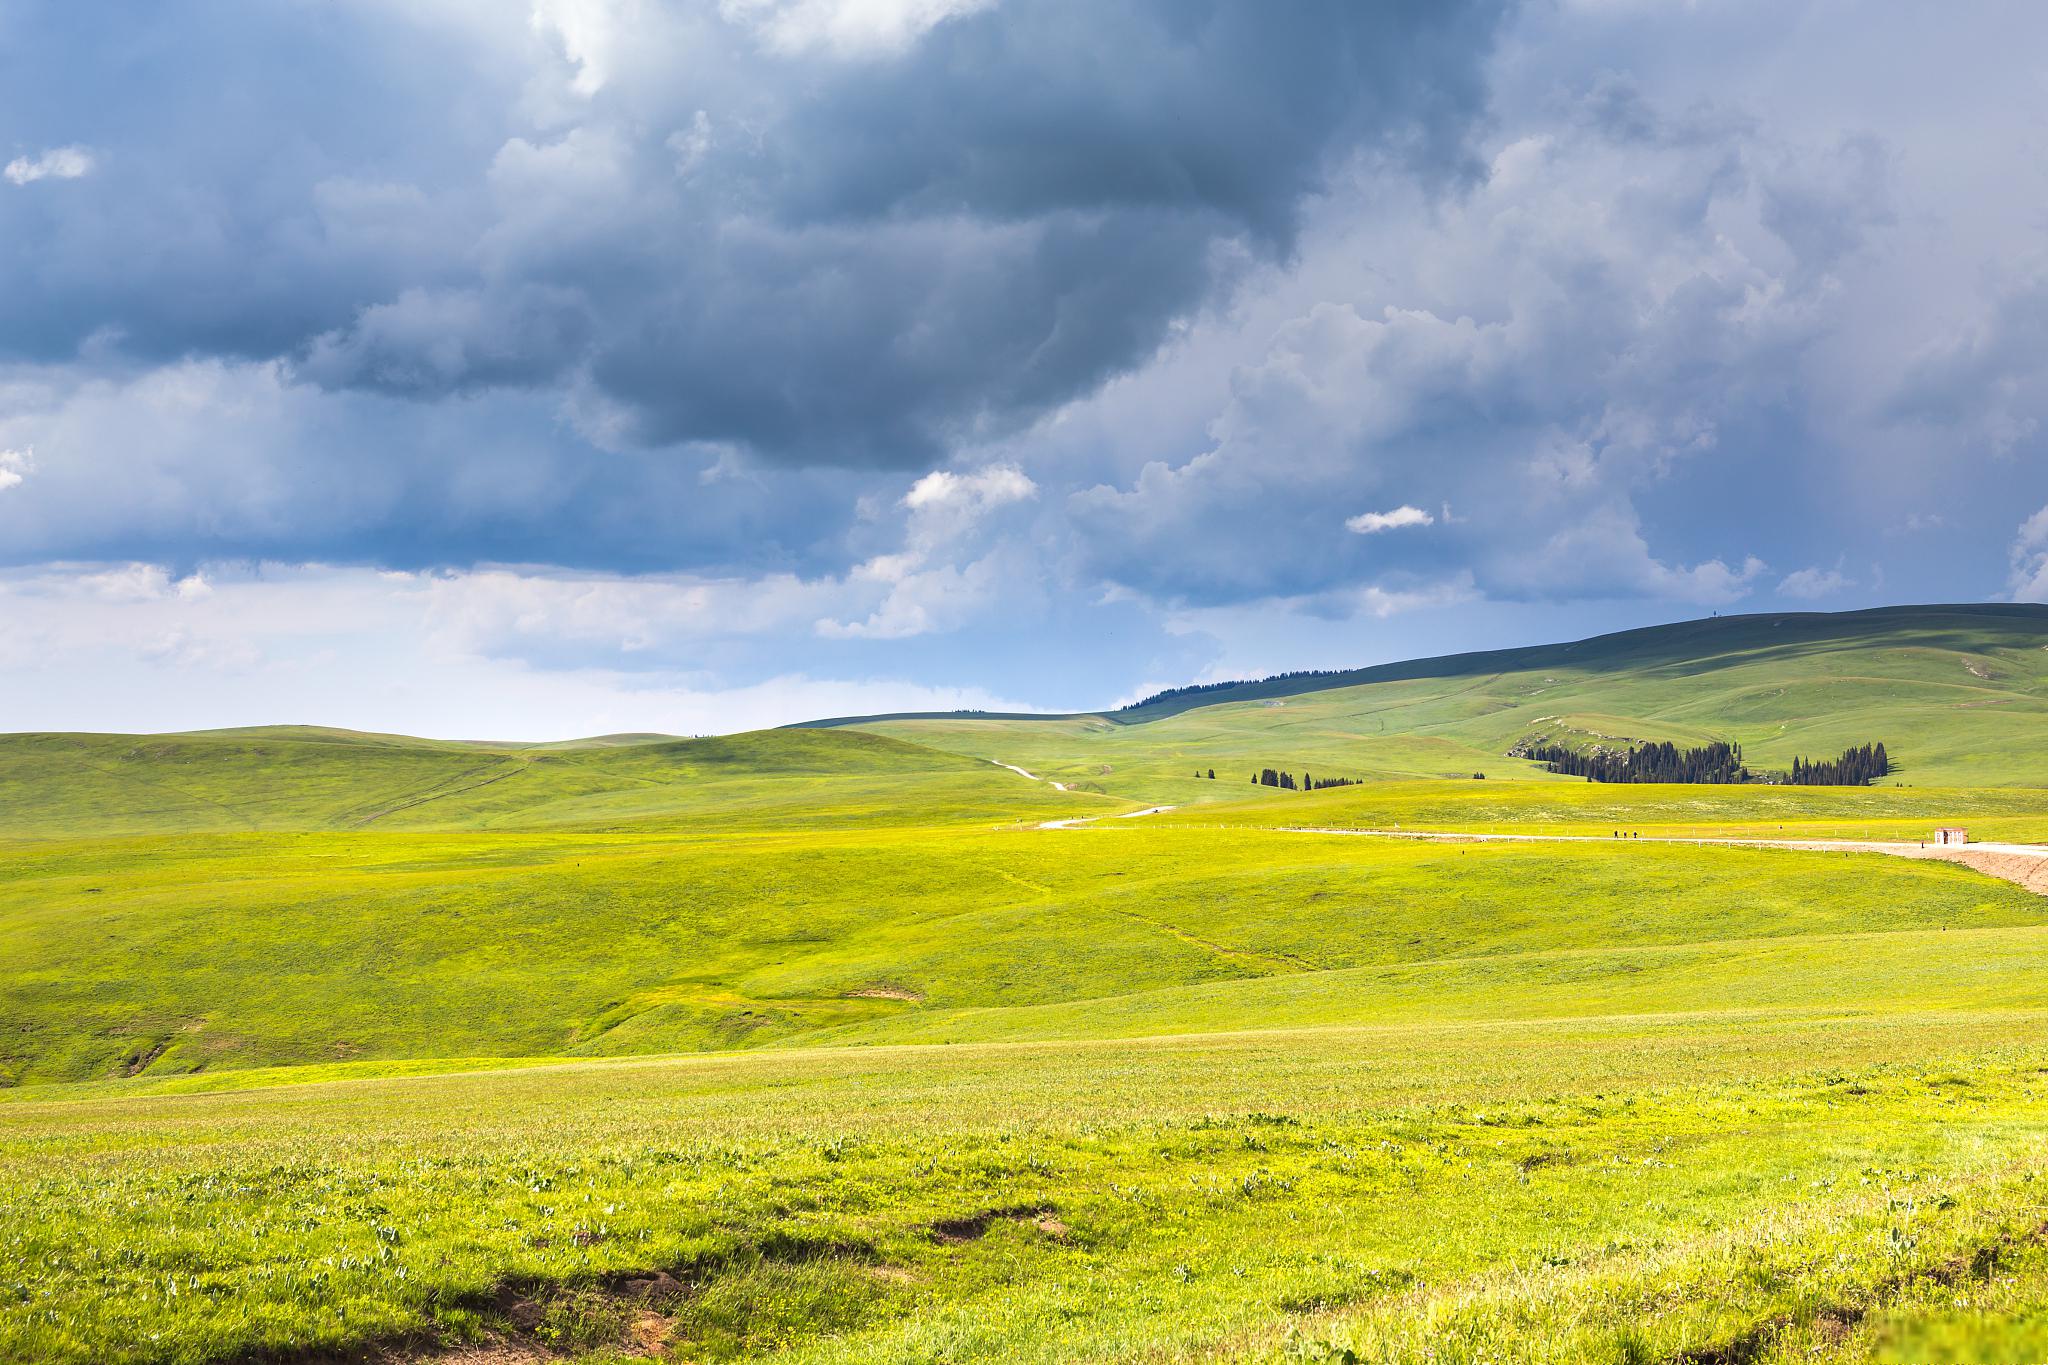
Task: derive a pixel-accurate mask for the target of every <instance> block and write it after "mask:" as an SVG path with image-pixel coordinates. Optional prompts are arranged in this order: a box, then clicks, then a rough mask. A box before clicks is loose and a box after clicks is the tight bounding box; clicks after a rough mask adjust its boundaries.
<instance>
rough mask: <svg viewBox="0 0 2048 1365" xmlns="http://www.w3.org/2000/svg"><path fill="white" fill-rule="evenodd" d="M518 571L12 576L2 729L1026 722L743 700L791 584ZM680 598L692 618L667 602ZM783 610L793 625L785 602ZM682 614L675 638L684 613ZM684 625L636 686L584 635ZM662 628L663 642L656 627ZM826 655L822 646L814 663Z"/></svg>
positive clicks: (587, 728)
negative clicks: (765, 624) (889, 719)
mask: <svg viewBox="0 0 2048 1365" xmlns="http://www.w3.org/2000/svg"><path fill="white" fill-rule="evenodd" d="M695 587H696V588H700V589H703V590H704V591H702V592H695V593H693V591H692V589H691V588H689V587H684V586H679V585H677V584H674V583H660V582H652V581H647V580H630V579H620V578H607V577H604V576H599V575H587V576H581V577H575V576H565V575H559V574H549V573H544V572H526V571H519V570H511V569H499V570H489V571H484V572H479V573H474V574H408V573H391V572H382V571H377V570H371V569H339V568H331V567H325V566H321V565H276V564H265V565H210V566H208V568H207V570H206V571H205V572H204V573H203V574H192V575H189V576H187V577H185V578H183V579H176V578H174V577H173V575H172V574H171V573H170V572H169V571H168V570H166V569H165V568H164V567H163V566H161V565H155V564H145V563H136V564H56V565H44V566H40V567H38V568H34V569H11V570H9V569H0V619H4V620H5V621H6V622H7V627H8V628H7V630H6V631H4V632H0V714H4V715H6V716H7V718H8V723H9V725H10V726H12V727H15V728H19V729H29V730H65V729H97V730H106V729H120V730H143V731H150V730H181V729H199V728H205V727H209V726H224V725H254V724H280V723H293V722H306V723H315V724H325V725H340V726H347V727H351V728H355V729H363V730H388V731H398V732H402V733H412V734H426V735H436V736H444V737H449V738H470V739H475V738H497V739H566V738H571V737H574V736H578V735H591V734H601V733H605V732H610V731H624V730H647V731H662V732H667V733H671V734H706V733H724V732H731V731H734V730H742V729H753V728H759V727H766V726H771V725H781V724H786V723H788V722H791V721H798V720H810V719H816V718H818V717H820V716H831V715H850V714H866V713H870V712H878V711H951V710H958V709H964V708H974V709H987V710H1005V711H1021V710H1029V709H1031V708H1030V706H1029V705H1028V704H1027V703H1024V702H1022V701H1019V700H1018V699H1016V698H1014V697H1010V696H1006V695H1002V694H999V693H994V692H990V691H987V690H984V689H981V688H975V687H944V686H927V685H923V684H919V683H914V682H907V681H901V680H898V679H893V678H888V677H881V678H874V677H850V678H834V677H829V676H826V677H818V676H812V675H811V674H810V673H809V672H807V671H802V670H800V669H793V668H791V667H790V666H788V665H787V664H786V663H785V664H770V665H768V666H766V667H763V668H760V669H757V670H754V671H753V673H752V675H751V677H750V678H749V679H747V680H744V681H739V682H736V683H734V684H730V685H729V684H727V683H725V682H723V681H722V680H721V679H720V677H719V676H718V675H716V674H714V673H712V672H710V671H707V670H706V669H704V668H703V667H701V666H699V665H700V664H701V657H700V656H701V653H702V652H703V651H705V650H707V649H709V648H710V647H711V646H712V645H713V644H715V642H716V641H717V640H718V639H719V638H720V633H721V632H723V631H729V630H738V629H747V628H750V627H751V625H752V624H753V622H754V619H755V616H754V614H755V613H759V614H760V615H762V616H765V617H768V618H771V619H773V620H775V621H777V622H781V623H784V624H786V622H787V618H788V616H789V615H790V613H791V612H793V611H795V610H796V608H795V607H794V606H793V605H789V604H787V603H786V602H783V599H784V598H785V597H786V596H787V595H789V594H791V593H795V594H797V595H798V596H801V595H802V593H803V592H804V591H806V589H805V588H804V586H803V585H796V584H793V583H792V582H789V581H765V582H758V583H750V584H739V583H728V584H697V585H695ZM669 598H674V599H679V600H680V602H681V604H680V605H677V604H675V603H673V602H667V601H666V600H665V599H669ZM779 602H782V603H783V604H782V605H777V603H779ZM664 612H667V613H670V616H669V618H667V619H664V618H663V613H664ZM636 613H638V614H639V617H640V624H641V625H642V626H645V627H647V628H649V629H650V630H652V631H654V632H656V633H658V632H660V631H664V630H669V629H672V628H674V621H675V620H676V619H683V620H685V628H687V629H693V630H696V631H697V632H698V633H697V634H696V636H695V637H694V639H695V641H696V644H695V646H694V651H693V653H692V655H691V656H689V657H688V658H687V659H686V662H688V663H689V665H690V666H689V667H681V666H678V667H670V668H653V669H631V670H629V669H625V668H621V667H612V666H607V665H606V664H604V663H602V662H594V659H596V658H598V657H599V656H598V654H597V652H595V651H591V650H588V649H585V650H581V651H577V650H575V649H573V648H568V649H565V650H564V651H563V652H562V653H560V654H559V655H556V656H553V657H550V656H549V655H548V653H547V651H546V649H545V648H544V646H545V645H546V644H548V643H549V642H553V643H554V644H556V645H566V646H574V645H575V644H576V642H577V637H578V636H579V635H581V636H586V637H592V638H603V637H604V636H605V633H606V632H612V633H613V635H614V636H615V635H616V632H617V631H618V630H619V629H620V628H621V627H625V628H629V629H630V628H632V625H633V618H634V617H635V614H636ZM650 622H651V625H650ZM811 649H812V652H813V654H815V651H816V646H815V644H813V645H812V647H811Z"/></svg>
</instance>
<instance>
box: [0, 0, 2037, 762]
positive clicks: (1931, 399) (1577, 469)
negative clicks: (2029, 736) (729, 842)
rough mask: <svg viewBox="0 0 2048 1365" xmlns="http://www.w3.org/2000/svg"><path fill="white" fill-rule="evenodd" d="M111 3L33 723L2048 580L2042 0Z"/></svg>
mask: <svg viewBox="0 0 2048 1365" xmlns="http://www.w3.org/2000/svg"><path fill="white" fill-rule="evenodd" d="M108 31H109V30H108V27H107V20H106V18H105V16H103V15H101V16H95V15H93V14H90V13H85V12H81V11H79V10H78V9H77V7H62V6H54V5H47V4H39V3H28V2H27V0H0V113H4V115H5V117H4V118H0V240H5V241H6V242H7V243H8V247H9V249H8V250H7V251H6V252H4V253H0V298H4V299H5V300H7V304H6V306H5V307H4V308H0V611H4V612H5V613H6V614H7V619H8V620H9V622H10V627H11V628H10V630H9V632H8V639H7V640H6V641H5V642H4V643H0V705H4V706H5V707H6V708H7V710H8V712H9V714H10V724H9V726H8V728H39V727H45V726H60V725H61V726H73V727H93V728H159V727H170V726H183V725H201V724H231V723H252V722H256V721H263V720H307V721H325V722H331V723H342V724H358V725H372V726H377V727H380V728H396V729H415V730H424V731H431V732H435V733H451V732H454V731H457V730H460V729H462V728H464V727H465V726H468V725H471V724H473V723H481V722H482V721H484V720H486V719H487V720H488V721H489V723H490V727H491V728H493V729H494V730H495V731H497V732H498V733H501V734H515V733H516V734H521V735H526V734H531V735H556V734H569V733H587V732H592V731H595V730H599V729H608V728H631V729H667V730H677V731H703V730H714V729H731V728H736V727H738V726H742V725H751V724H763V723H770V722H773V721H778V720H787V719H797V718H800V717H802V716H805V715H810V714H816V713H819V712H824V711H848V710H866V709H895V708H897V707H902V706H942V707H943V706H952V705H984V704H1002V705H1008V706H1043V707H1051V708H1066V707H1082V706H1100V705H1103V704H1107V703H1110V702H1113V701H1115V700H1117V699H1120V698H1126V697H1129V696H1131V695H1133V694H1135V693H1139V692H1142V691H1145V690H1148V689H1150V688H1153V687H1156V686H1159V685H1169V684H1177V683H1184V682H1189V681H1198V680H1207V679H1212V678H1216V677H1219V676H1234V675H1239V674H1243V673H1254V672H1263V671H1277V670H1282V669H1289V668H1299V667H1332V666H1347V665H1356V664H1362V663H1368V662H1373V661H1377V660H1381V659H1386V658H1391V657H1398V656H1402V655H1407V654H1416V653H1423V652H1434V651H1437V650H1441V649H1450V648H1463V647H1480V646H1488V645H1495V644H1512V643H1524V642H1528V641H1530V640H1533V639H1536V638H1545V637H1552V636H1567V635H1573V634H1582V633H1588V632H1590V631H1593V630H1598V629H1607V628H1614V627H1618V626H1624V625H1630V624H1639V623H1645V622H1649V621H1654V620H1663V619H1673V618H1677V617H1683V616H1689V615H1697V614H1703V613H1704V612H1705V611H1707V610H1730V609H1733V610H1747V609H1768V608H1774V607H1789V608H1795V609H1815V608H1829V607H1838V606H1860V605H1870V604H1874V603H1879V602H1885V601H1908V600H1911V601H1929V600H1974V599H1982V598H1987V597H1994V596H2005V597H2017V598H2020V599H2024V600H2042V599H2048V570H2044V568H2043V559H2044V556H2048V550H2044V546H2048V531H2044V530H2043V529H2042V528H2043V525H2044V524H2048V461H2044V459H2043V454H2044V447H2043V441H2044V437H2043V435H2042V432H2041V421H2042V418H2043V415H2044V413H2043V409H2044V408H2048V385H2044V383H2043V378H2044V376H2043V375H2042V374H2041V373H2040V371H2041V370H2042V369H2043V368H2044V367H2048V348H2044V347H2043V346H2042V345H2041V341H2042V338H2043V336H2044V334H2048V249H2044V248H2048V240H2044V238H2048V231H2044V228H2043V226H2042V224H2041V223H2040V221H2039V218H2038V212H2037V209H2036V208H2035V205H2036V203H2037V202H2038V191H2037V188H2036V183H2035V182H2036V181H2037V179H2038V176H2039V170H2038V167H2039V166H2040V165H2042V164H2048V162H2044V158H2043V156H2042V153H2043V152H2044V151H2048V148H2044V147H2043V146H2042V145H2041V144H2042V143H2043V141H2044V137H2048V134H2044V131H2043V130H2044V129H2048V119H2044V117H2043V115H2044V114H2048V107H2044V106H2048V92H2044V87H2043V86H2042V84H2041V82H2040V81H2039V79H2038V75H2037V73H2036V71H2035V69H2034V65H2033V62H2032V58H2031V57H2030V55H2029V54H2031V53H2033V52H2037V51H2038V50H2039V49H2040V43H2041V41H2042V40H2043V39H2048V14H2044V13H2043V12H2041V11H2040V10H2039V9H2038V8H2037V7H2029V6H2023V5H2020V4H2016V3H2014V4H1994V5H1987V6H1982V7H1973V8H1972V9H1970V10H1967V11H1958V12H1952V13H1951V12H1945V13H1942V14H1935V13H1933V12H1931V11H1929V10H1927V9H1926V8H1925V7H1922V6H1916V5H1909V4H1906V3H1904V2H1903V0H1897V2H1896V3H1880V4H1876V5H1860V6H1853V7H1852V6H1848V5H1846V4H1844V3H1841V0H1804V2H1803V3H1792V4H1786V3H1770V4H1766V3H1763V0H1730V3H1727V4H1721V5H1716V6H1682V7H1681V6H1672V5H1665V4H1659V3H1652V2H1651V0H1528V2H1527V3H1518V2H1517V0H1388V2H1387V3H1380V4H1373V5H1358V4H1353V3H1345V2H1344V0H1308V2H1306V3H1302V4H1297V5H1290V6H1285V7H1279V8H1275V7H1272V6H1261V5H1255V4H1251V3H1248V2H1246V0H1090V2H1089V3H1083V2H1082V0H1033V3H1031V4H1028V5H1027V4H1024V3H1022V2H1021V0H531V2H530V3H527V4H502V3H491V2H490V0H416V2H415V3H411V4H404V5H401V4H398V3H395V0H335V3H331V4H325V5H319V6H302V5H266V4H259V3H256V2H255V0H209V3H207V4H203V5H198V6H176V7H172V6H148V5H141V4H124V5H123V6H122V17H121V21H120V33H121V37H120V40H119V41H118V42H114V41H109V39H108V36H107V35H108ZM1964 147H1967V149H1968V152H1969V154H1968V155H1967V156H1965V155H1959V154H1958V149H1959V148H1964ZM337 678H340V679H342V680H344V683H342V684H337V683H336V682H335V679H337ZM457 693H467V694H469V695H471V696H477V695H488V696H489V697H490V698H491V699H492V700H491V701H490V703H489V704H488V705H486V706H473V707H471V708H469V709H467V710H465V709H464V707H463V706H462V705H460V704H459V702H458V701H454V700H451V699H450V698H452V697H453V696H454V695H455V694H457ZM437 696H439V697H440V698H441V700H439V701H436V700H434V698H436V697H437Z"/></svg>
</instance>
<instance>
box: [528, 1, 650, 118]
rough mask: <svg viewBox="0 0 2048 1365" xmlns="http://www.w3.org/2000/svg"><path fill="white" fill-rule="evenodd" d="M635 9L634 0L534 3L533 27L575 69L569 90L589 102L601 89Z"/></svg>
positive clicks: (614, 62)
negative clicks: (558, 46)
mask: <svg viewBox="0 0 2048 1365" xmlns="http://www.w3.org/2000/svg"><path fill="white" fill-rule="evenodd" d="M637 8H638V6H637V5H636V3H635V0H533V19H532V22H533V28H534V31H535V32H536V33H540V34H543V35H552V36H553V37H554V38H555V39H556V41H558V42H560V43H561V45H562V54H563V55H564V56H565V57H567V58H568V59H569V62H570V64H571V65H573V66H574V67H575V68H576V74H575V76H573V77H572V78H571V79H570V81H569V88H570V89H571V90H574V91H575V92H576V93H577V94H579V95H582V96H583V97H584V98H586V99H588V98H589V97H591V96H592V95H595V94H596V93H597V92H598V91H600V90H602V89H604V87H605V83H606V82H607V81H609V80H610V79H611V77H612V70H613V67H614V65H615V64H616V62H617V60H618V56H619V53H620V51H621V50H622V49H623V48H624V47H625V46H626V44H627V42H628V40H629V36H630V34H629V30H630V27H631V24H632V20H633V18H634V17H635V11H636V10H637Z"/></svg>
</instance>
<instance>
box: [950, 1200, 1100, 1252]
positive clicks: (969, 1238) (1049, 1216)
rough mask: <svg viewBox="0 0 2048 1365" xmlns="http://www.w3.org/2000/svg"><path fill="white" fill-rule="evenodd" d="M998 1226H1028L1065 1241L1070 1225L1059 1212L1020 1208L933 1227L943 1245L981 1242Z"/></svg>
mask: <svg viewBox="0 0 2048 1365" xmlns="http://www.w3.org/2000/svg"><path fill="white" fill-rule="evenodd" d="M997 1223H1028V1224H1030V1225H1031V1226H1032V1227H1035V1228H1037V1229H1038V1230H1039V1231H1040V1232H1042V1233H1044V1234H1045V1235H1046V1236H1048V1237H1055V1238H1059V1239H1062V1240H1064V1239H1065V1238H1066V1235H1067V1225H1066V1224H1065V1223H1062V1222H1061V1221H1060V1220H1059V1216H1058V1211H1057V1210H1054V1209H1049V1208H1040V1207H1036V1206H1025V1205H1018V1206H1016V1207H1014V1208H1007V1209H983V1210H982V1211H981V1212H980V1213H970V1214H968V1215H967V1216H966V1217H964V1218H947V1219H942V1220H941V1221H939V1222H936V1223H934V1224H932V1240H933V1241H934V1242H937V1243H939V1244H941V1245H942V1246H960V1245H963V1244H965V1243H967V1242H978V1241H980V1240H981V1239H982V1238H984V1237H986V1236H988V1230H989V1229H990V1228H992V1227H994V1226H995V1225H996V1224H997Z"/></svg>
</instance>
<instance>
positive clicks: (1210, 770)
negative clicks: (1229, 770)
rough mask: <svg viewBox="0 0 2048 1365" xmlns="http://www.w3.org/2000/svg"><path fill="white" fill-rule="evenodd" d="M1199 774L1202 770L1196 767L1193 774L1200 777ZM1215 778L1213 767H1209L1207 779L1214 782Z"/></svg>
mask: <svg viewBox="0 0 2048 1365" xmlns="http://www.w3.org/2000/svg"><path fill="white" fill-rule="evenodd" d="M1201 775H1202V770H1201V769H1200V768H1197V769H1195V776H1196V777H1200V776H1201ZM1215 780H1216V770H1215V769H1214V768H1211V769H1209V781H1211V782H1214V781H1215Z"/></svg>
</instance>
